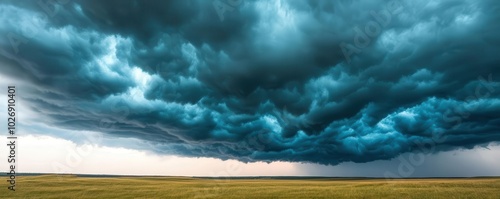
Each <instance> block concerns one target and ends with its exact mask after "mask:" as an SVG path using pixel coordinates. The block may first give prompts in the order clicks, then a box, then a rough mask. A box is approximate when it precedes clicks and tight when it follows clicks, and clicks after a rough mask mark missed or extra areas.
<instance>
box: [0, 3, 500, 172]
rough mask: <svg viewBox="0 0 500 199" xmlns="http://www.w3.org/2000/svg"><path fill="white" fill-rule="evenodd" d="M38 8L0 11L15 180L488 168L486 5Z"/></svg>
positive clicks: (494, 61) (499, 72) (495, 114)
mask: <svg viewBox="0 0 500 199" xmlns="http://www.w3.org/2000/svg"><path fill="white" fill-rule="evenodd" d="M40 2H41V3H37V1H16V0H4V1H1V2H0V35H1V37H0V64H1V70H0V77H1V84H2V85H1V86H2V87H4V88H5V87H6V85H16V87H17V90H18V95H17V98H18V101H19V103H20V105H18V107H19V108H18V112H19V117H20V118H21V119H20V120H19V122H18V123H19V125H20V130H19V132H18V134H19V135H20V136H21V138H22V139H21V140H20V142H21V144H20V145H19V147H20V149H19V150H20V154H21V158H22V159H21V160H20V163H19V164H21V165H24V166H21V167H20V169H21V171H27V172H72V173H115V174H162V175H212V174H213V172H214V171H215V173H217V172H218V171H224V172H225V173H226V174H215V175H328V176H385V177H418V176H475V175H500V173H499V172H500V171H499V170H498V168H499V166H500V162H499V159H500V146H499V145H498V143H499V141H500V117H499V116H500V114H499V112H500V98H499V97H500V83H499V79H500V69H499V64H500V56H498V55H499V53H500V36H499V35H500V23H498V21H499V20H500V4H499V3H498V2H497V1H496V0H482V1H473V0H442V1H430V0H429V1H427V0H422V1H412V0H393V1H383V0H369V1H368V0H366V1H362V0H337V1H319V0H311V1H280V0H269V1H263V0H252V1H244V0H178V1H133V0H126V1H100V0H86V1H79V0H60V1H53V3H54V4H50V3H44V1H40ZM5 94H6V91H5V92H3V93H1V94H0V96H2V97H3V98H2V99H4V100H2V101H7V97H6V95H5ZM1 111H3V112H1ZM5 111H6V110H4V109H1V110H0V113H2V116H1V117H6V115H7V114H6V112H5ZM4 120H5V121H6V119H4ZM4 120H2V121H3V122H2V125H3V126H4V125H5V121H4ZM2 136H7V133H5V134H4V135H2ZM1 138H2V139H5V137H1ZM23 140H24V141H25V142H24V143H25V144H23ZM40 143H43V144H41V145H40ZM35 145H36V146H37V147H34V146H35ZM39 145H40V146H39ZM89 147H90V149H89ZM56 149H57V150H56ZM86 149H87V150H86ZM1 150H5V152H4V153H5V154H7V151H6V149H5V147H2V149H1ZM75 150H76V151H75ZM2 153H3V152H2ZM75 154H76V155H75ZM74 156H76V159H75V157H74ZM27 157H39V158H42V157H45V158H43V159H40V160H38V161H35V160H33V159H36V158H27ZM225 160H228V161H225ZM104 163H106V164H104ZM181 163H182V164H181ZM233 163H234V164H235V165H239V166H236V167H237V168H239V169H240V171H239V172H236V171H235V170H234V168H229V169H228V165H231V164H233ZM472 163H474V164H472ZM2 164H5V165H6V163H4V162H1V163H0V165H2ZM127 165H135V166H127ZM175 165H182V166H175ZM200 165H203V166H200ZM230 167H231V166H230ZM495 168H496V169H495ZM2 170H7V166H2ZM228 170H231V172H228ZM224 172H223V173H224ZM232 173H233V174H232Z"/></svg>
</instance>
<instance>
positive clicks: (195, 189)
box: [0, 175, 500, 199]
mask: <svg viewBox="0 0 500 199" xmlns="http://www.w3.org/2000/svg"><path fill="white" fill-rule="evenodd" d="M4 184H5V187H4V188H2V189H1V190H2V191H0V192H1V193H0V198H447V199H451V198H495V199H498V198H500V178H470V179H410V180H407V179H405V180H392V181H387V180H385V179H341V178H311V179H306V178H300V179H271V178H269V179H265V178H256V179H248V178H246V179H202V178H188V177H77V176H73V175H40V176H18V181H17V187H16V189H17V190H16V191H15V192H13V191H9V190H8V189H7V184H6V183H5V182H4Z"/></svg>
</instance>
